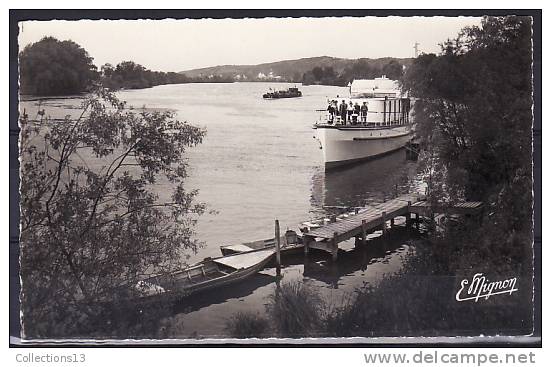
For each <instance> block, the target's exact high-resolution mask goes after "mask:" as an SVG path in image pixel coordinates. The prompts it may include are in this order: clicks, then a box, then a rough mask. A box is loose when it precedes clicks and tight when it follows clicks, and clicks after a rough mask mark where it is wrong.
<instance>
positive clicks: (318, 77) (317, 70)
mask: <svg viewBox="0 0 551 367" xmlns="http://www.w3.org/2000/svg"><path fill="white" fill-rule="evenodd" d="M312 74H313V75H314V78H315V80H321V78H323V74H324V73H323V69H322V68H321V67H319V66H316V67H315V68H313V69H312Z"/></svg>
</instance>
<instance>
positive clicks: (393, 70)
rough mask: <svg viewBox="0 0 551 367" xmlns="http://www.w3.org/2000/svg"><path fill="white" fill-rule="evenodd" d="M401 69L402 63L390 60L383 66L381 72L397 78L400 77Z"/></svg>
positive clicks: (390, 77)
mask: <svg viewBox="0 0 551 367" xmlns="http://www.w3.org/2000/svg"><path fill="white" fill-rule="evenodd" d="M402 70H403V69H402V64H400V63H399V62H398V61H396V60H391V61H389V62H388V63H387V64H385V65H384V66H383V70H382V73H383V74H384V75H386V76H387V78H389V79H392V80H398V79H400V78H401V77H402Z"/></svg>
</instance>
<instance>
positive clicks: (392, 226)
mask: <svg viewBox="0 0 551 367" xmlns="http://www.w3.org/2000/svg"><path fill="white" fill-rule="evenodd" d="M390 228H394V218H390Z"/></svg>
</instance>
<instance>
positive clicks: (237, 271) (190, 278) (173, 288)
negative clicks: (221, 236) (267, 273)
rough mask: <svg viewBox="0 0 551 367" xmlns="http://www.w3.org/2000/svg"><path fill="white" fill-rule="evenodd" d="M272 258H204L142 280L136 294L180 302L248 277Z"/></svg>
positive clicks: (254, 254) (258, 254)
mask: <svg viewBox="0 0 551 367" xmlns="http://www.w3.org/2000/svg"><path fill="white" fill-rule="evenodd" d="M274 255H275V251H274V250H273V249H261V250H253V251H248V252H246V253H236V254H234V255H229V256H221V257H217V258H206V259H204V260H203V261H201V262H199V263H197V264H194V265H191V266H188V267H186V268H183V269H180V270H177V271H175V272H172V273H170V274H165V275H158V276H153V277H149V278H147V279H144V280H142V281H140V282H138V284H136V290H137V291H138V292H139V293H140V299H141V300H150V299H165V298H166V299H172V300H175V299H179V298H183V297H186V296H189V295H191V294H194V293H197V292H202V291H205V290H209V289H213V288H217V287H221V286H225V285H228V284H232V283H235V282H238V281H241V280H243V279H245V278H247V277H249V276H252V275H253V274H256V273H257V272H259V271H260V270H262V269H263V268H264V267H265V266H266V265H267V264H268V262H270V260H271V259H272V257H273V256H274Z"/></svg>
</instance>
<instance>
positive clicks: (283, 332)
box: [267, 281, 324, 338]
mask: <svg viewBox="0 0 551 367" xmlns="http://www.w3.org/2000/svg"><path fill="white" fill-rule="evenodd" d="M323 306H324V304H323V301H322V300H321V298H320V296H319V295H318V294H317V293H316V292H314V291H313V290H312V289H311V288H310V287H308V286H307V285H305V284H304V283H301V282H297V281H294V282H289V283H283V284H281V285H280V286H278V287H277V288H276V292H275V294H273V295H271V296H270V299H269V303H268V305H267V309H268V314H269V315H270V318H271V319H272V321H273V322H274V325H275V329H276V332H277V334H278V335H280V336H282V337H295V338H296V337H306V336H316V335H318V334H319V330H320V328H321V321H322V314H323V312H324V308H323Z"/></svg>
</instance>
